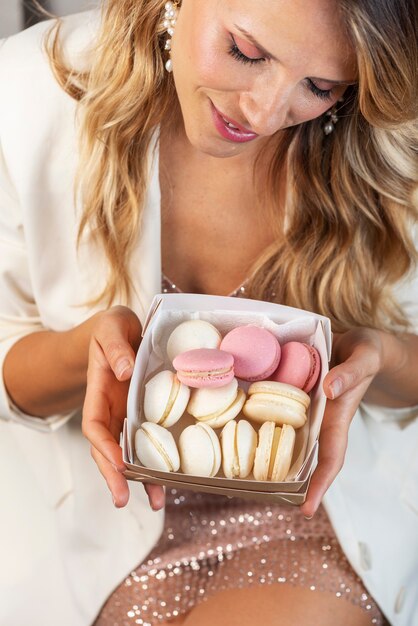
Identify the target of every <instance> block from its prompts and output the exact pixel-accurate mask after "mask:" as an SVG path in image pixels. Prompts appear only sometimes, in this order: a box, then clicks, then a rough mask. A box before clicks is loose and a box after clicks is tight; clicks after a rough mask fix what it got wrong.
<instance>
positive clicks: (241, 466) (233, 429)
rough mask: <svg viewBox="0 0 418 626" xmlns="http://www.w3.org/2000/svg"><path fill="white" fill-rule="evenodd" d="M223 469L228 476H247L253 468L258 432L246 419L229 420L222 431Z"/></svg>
mask: <svg viewBox="0 0 418 626" xmlns="http://www.w3.org/2000/svg"><path fill="white" fill-rule="evenodd" d="M221 448H222V469H223V472H224V474H225V476H226V478H246V477H247V476H248V475H249V474H251V471H252V469H253V465H254V457H255V450H256V448H257V433H256V431H255V430H254V428H253V427H252V426H251V424H250V422H247V421H246V420H239V422H236V421H235V420H232V421H231V422H228V423H227V424H226V425H225V427H224V429H223V430H222V432H221Z"/></svg>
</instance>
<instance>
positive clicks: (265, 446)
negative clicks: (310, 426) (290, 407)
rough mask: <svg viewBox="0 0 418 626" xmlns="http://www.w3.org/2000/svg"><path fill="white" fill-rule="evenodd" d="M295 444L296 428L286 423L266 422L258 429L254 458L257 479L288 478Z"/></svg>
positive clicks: (281, 479) (279, 480) (278, 480)
mask: <svg viewBox="0 0 418 626" xmlns="http://www.w3.org/2000/svg"><path fill="white" fill-rule="evenodd" d="M294 446H295V430H294V428H293V427H292V426H289V425H288V424H284V425H283V426H282V427H280V426H276V424H275V423H274V422H264V424H263V425H262V426H261V428H260V430H259V431H258V446H257V449H256V452H255V460H254V472H253V473H254V478H255V480H272V481H275V482H281V481H283V480H286V476H287V475H288V473H289V469H290V464H291V462H292V456H293V449H294Z"/></svg>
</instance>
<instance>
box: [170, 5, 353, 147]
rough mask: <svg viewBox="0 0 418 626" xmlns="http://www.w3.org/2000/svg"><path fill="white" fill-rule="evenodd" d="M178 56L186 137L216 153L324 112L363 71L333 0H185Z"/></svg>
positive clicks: (256, 141)
mask: <svg viewBox="0 0 418 626" xmlns="http://www.w3.org/2000/svg"><path fill="white" fill-rule="evenodd" d="M172 60H173V75H174V80H175V84H176V89H177V93H178V98H179V102H180V106H181V111H182V114H183V119H184V125H185V130H186V134H187V137H188V139H189V141H190V143H191V144H192V145H193V146H194V147H195V148H197V149H198V150H200V151H202V152H204V153H206V154H209V155H211V156H216V157H229V156H234V155H238V154H242V153H243V152H245V151H248V150H249V149H250V150H251V146H256V145H259V144H260V141H262V140H263V138H264V139H265V138H267V137H269V136H271V135H273V133H275V132H277V131H278V130H280V129H283V128H286V127H288V126H294V125H296V124H300V123H301V122H305V121H307V120H311V119H313V118H315V117H318V116H320V115H322V114H323V113H324V112H325V111H327V109H329V108H330V107H331V106H332V105H333V104H334V103H335V102H336V101H337V100H338V99H339V98H340V97H341V96H342V95H343V93H344V91H345V89H346V87H347V84H349V83H352V82H355V80H356V66H355V57H354V53H353V50H352V49H351V48H350V45H349V42H348V39H347V37H346V35H345V33H344V30H343V27H342V24H341V22H340V20H339V17H338V14H337V6H336V3H335V0H183V2H182V6H181V8H180V11H179V16H178V20H177V24H176V28H175V34H174V36H173V42H172ZM228 122H229V123H228ZM234 127H235V129H234Z"/></svg>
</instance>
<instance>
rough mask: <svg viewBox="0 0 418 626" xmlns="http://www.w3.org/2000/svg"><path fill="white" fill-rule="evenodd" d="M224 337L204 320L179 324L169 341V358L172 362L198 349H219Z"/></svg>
mask: <svg viewBox="0 0 418 626" xmlns="http://www.w3.org/2000/svg"><path fill="white" fill-rule="evenodd" d="M221 341H222V335H221V333H220V332H219V330H218V329H217V328H215V326H213V324H210V323H209V322H205V321H204V320H187V322H183V323H182V324H179V325H178V326H177V327H176V328H175V329H174V330H173V332H172V333H171V335H170V337H169V338H168V341H167V356H168V358H169V359H170V361H171V362H173V360H174V359H175V358H176V356H177V355H179V354H181V353H182V352H188V351H189V350H197V349H198V348H219V346H220V344H221Z"/></svg>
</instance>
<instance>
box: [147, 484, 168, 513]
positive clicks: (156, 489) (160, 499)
mask: <svg viewBox="0 0 418 626" xmlns="http://www.w3.org/2000/svg"><path fill="white" fill-rule="evenodd" d="M144 487H145V491H146V492H147V495H148V498H149V503H150V505H151V508H152V509H154V511H159V510H160V509H162V508H163V507H164V504H165V492H164V488H163V487H162V486H161V485H152V484H151V483H145V484H144Z"/></svg>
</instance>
